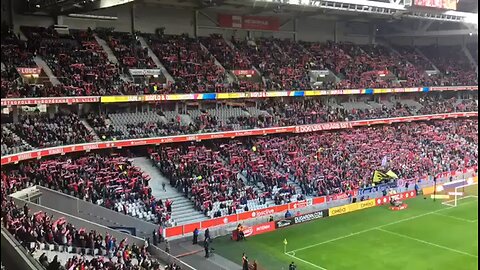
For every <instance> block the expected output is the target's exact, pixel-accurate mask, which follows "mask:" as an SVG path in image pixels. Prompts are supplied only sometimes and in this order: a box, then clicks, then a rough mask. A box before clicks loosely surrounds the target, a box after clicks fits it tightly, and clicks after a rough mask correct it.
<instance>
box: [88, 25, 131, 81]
mask: <svg viewBox="0 0 480 270" xmlns="http://www.w3.org/2000/svg"><path fill="white" fill-rule="evenodd" d="M93 36H94V37H95V40H96V41H97V43H98V44H99V45H100V46H102V49H103V50H104V51H105V52H106V53H107V58H108V61H110V62H111V63H113V64H115V65H119V62H118V59H117V57H116V56H115V54H114V53H113V51H112V49H111V48H110V46H108V44H107V42H106V41H105V40H103V39H102V38H100V37H99V36H98V35H97V34H93ZM120 78H121V79H122V81H124V82H131V81H132V78H131V76H130V74H123V73H122V72H120Z"/></svg>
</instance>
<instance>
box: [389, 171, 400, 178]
mask: <svg viewBox="0 0 480 270" xmlns="http://www.w3.org/2000/svg"><path fill="white" fill-rule="evenodd" d="M386 175H388V176H390V178H395V179H396V178H398V175H397V174H396V173H394V172H393V171H392V170H390V171H388V172H387V173H386Z"/></svg>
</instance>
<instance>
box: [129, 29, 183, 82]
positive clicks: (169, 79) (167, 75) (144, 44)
mask: <svg viewBox="0 0 480 270" xmlns="http://www.w3.org/2000/svg"><path fill="white" fill-rule="evenodd" d="M138 40H139V41H140V44H141V45H142V47H143V48H147V50H148V56H149V57H150V58H152V60H153V62H154V63H155V65H156V66H157V67H158V68H159V69H161V70H162V74H163V76H165V78H166V79H167V82H171V83H175V80H174V79H173V77H172V75H170V73H168V71H167V69H166V68H165V67H164V66H163V64H162V62H160V59H158V57H157V55H156V54H155V53H154V52H153V50H152V48H150V46H149V45H148V43H147V41H145V39H144V38H143V37H142V36H138Z"/></svg>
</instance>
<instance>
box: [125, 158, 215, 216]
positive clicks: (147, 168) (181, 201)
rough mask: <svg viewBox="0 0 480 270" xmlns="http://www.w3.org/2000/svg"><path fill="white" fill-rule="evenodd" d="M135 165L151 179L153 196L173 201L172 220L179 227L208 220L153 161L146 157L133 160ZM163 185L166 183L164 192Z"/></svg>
mask: <svg viewBox="0 0 480 270" xmlns="http://www.w3.org/2000/svg"><path fill="white" fill-rule="evenodd" d="M132 162H133V165H135V166H137V167H139V168H140V169H141V170H142V171H143V172H144V173H146V174H148V175H149V176H150V177H151V180H150V183H149V185H150V187H151V188H152V195H153V196H154V197H155V198H157V199H162V201H163V202H164V203H165V200H166V199H170V200H172V201H173V205H172V219H173V220H174V221H175V223H176V224H177V225H183V224H188V223H194V222H200V221H203V220H207V219H208V218H207V217H206V216H205V215H203V214H202V213H201V212H199V211H197V210H195V209H194V208H193V202H191V201H190V200H189V199H187V198H186V197H185V196H184V195H183V194H182V193H181V192H178V191H177V190H176V189H175V188H174V187H172V186H171V185H170V181H169V180H168V179H167V178H165V177H164V176H163V175H162V174H161V173H160V171H159V170H158V169H157V167H156V166H155V165H154V164H153V162H152V161H151V160H149V159H148V158H146V157H140V158H134V159H132ZM162 183H165V190H166V191H163V188H162Z"/></svg>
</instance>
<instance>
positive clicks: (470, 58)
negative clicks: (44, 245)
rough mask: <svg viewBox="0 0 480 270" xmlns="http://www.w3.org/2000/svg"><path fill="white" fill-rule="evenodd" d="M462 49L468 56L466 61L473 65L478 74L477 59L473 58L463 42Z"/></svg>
mask: <svg viewBox="0 0 480 270" xmlns="http://www.w3.org/2000/svg"><path fill="white" fill-rule="evenodd" d="M462 50H463V52H464V53H465V55H466V56H467V58H468V61H470V64H472V66H474V67H475V71H476V72H477V75H478V64H477V61H475V59H474V58H473V56H472V54H471V53H470V50H469V49H468V48H467V46H466V45H465V44H463V45H462Z"/></svg>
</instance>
